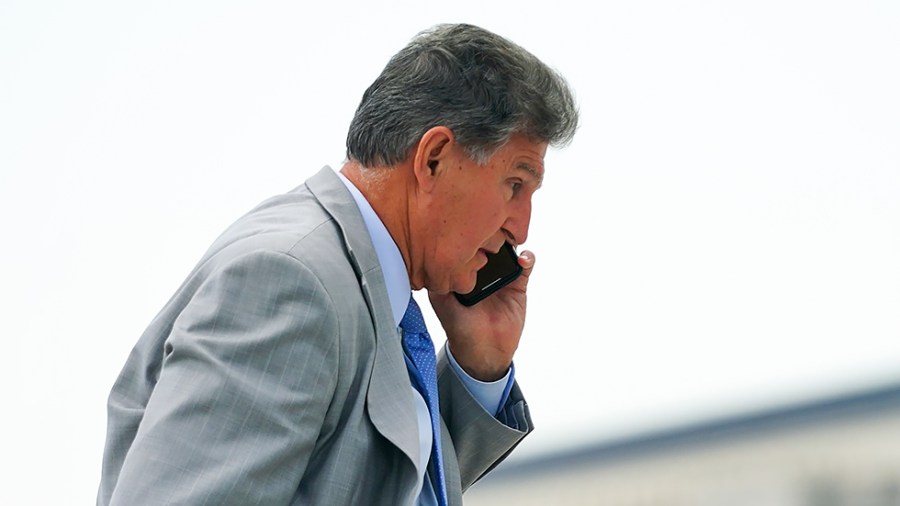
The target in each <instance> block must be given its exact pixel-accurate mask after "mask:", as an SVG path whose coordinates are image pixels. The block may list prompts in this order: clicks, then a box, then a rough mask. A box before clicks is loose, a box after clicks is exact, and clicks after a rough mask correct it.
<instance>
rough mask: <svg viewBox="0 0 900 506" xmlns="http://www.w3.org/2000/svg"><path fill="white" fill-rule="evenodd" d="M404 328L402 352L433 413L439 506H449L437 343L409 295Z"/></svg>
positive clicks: (434, 478)
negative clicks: (442, 444)
mask: <svg viewBox="0 0 900 506" xmlns="http://www.w3.org/2000/svg"><path fill="white" fill-rule="evenodd" d="M400 328H401V329H403V350H404V351H405V352H406V366H407V368H408V369H409V372H410V376H412V377H413V379H414V381H413V384H414V385H415V387H416V390H418V391H419V393H420V394H422V397H423V398H424V399H425V404H427V405H428V411H429V412H430V413H431V434H432V440H433V441H434V444H432V445H431V465H429V473H428V474H429V476H430V477H431V480H432V484H433V485H434V491H435V494H436V495H437V500H438V504H440V505H441V506H446V504H447V487H446V484H445V482H444V461H443V457H442V456H441V420H440V409H439V406H440V404H439V403H438V389H437V367H436V362H435V357H434V343H432V342H431V336H430V335H428V329H426V328H425V319H424V318H422V311H421V310H420V309H419V305H418V304H416V300H415V299H413V298H412V296H410V298H409V306H408V307H407V308H406V313H405V314H404V315H403V319H402V320H401V321H400Z"/></svg>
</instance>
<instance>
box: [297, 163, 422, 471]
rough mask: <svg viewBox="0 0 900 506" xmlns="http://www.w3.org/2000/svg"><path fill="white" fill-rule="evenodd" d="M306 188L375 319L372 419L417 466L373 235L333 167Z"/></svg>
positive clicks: (408, 401)
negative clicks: (335, 229)
mask: <svg viewBox="0 0 900 506" xmlns="http://www.w3.org/2000/svg"><path fill="white" fill-rule="evenodd" d="M306 186H307V187H308V188H309V189H310V191H311V192H312V193H313V195H314V196H315V197H316V199H318V201H319V202H320V203H321V204H322V207H324V208H325V210H326V211H327V212H328V213H329V214H330V215H331V216H332V217H333V218H334V220H335V222H336V223H337V224H338V226H339V227H340V229H341V232H342V233H343V235H344V243H345V244H346V246H347V252H348V254H349V257H350V262H351V263H352V264H353V267H354V269H356V275H357V277H358V278H359V280H360V286H361V287H362V291H363V295H364V296H365V298H366V303H367V304H368V306H369V311H370V312H371V314H372V322H373V324H374V326H375V365H374V367H373V369H372V377H371V379H370V382H369V389H368V392H367V393H366V408H367V410H368V412H369V418H370V419H371V420H372V424H373V425H374V426H375V428H376V429H377V430H378V432H380V433H381V435H383V436H384V437H385V438H386V439H387V440H388V441H390V442H391V443H393V444H394V445H395V446H397V447H398V448H400V450H402V451H403V453H405V454H406V456H407V457H409V459H410V461H411V463H413V466H415V462H417V460H418V453H419V438H418V426H417V425H416V412H415V406H414V404H413V398H412V390H411V389H410V383H409V376H408V375H407V372H406V363H405V362H404V360H403V350H402V348H401V343H400V338H399V336H398V335H397V329H396V328H395V326H394V317H393V314H392V312H391V308H390V302H389V301H388V293H387V287H386V286H385V282H384V275H383V274H382V271H381V266H380V265H379V263H378V256H377V254H376V253H375V248H374V246H372V241H371V239H370V238H369V232H368V230H367V229H366V225H365V223H364V222H363V219H362V215H361V214H360V212H359V208H358V207H357V206H356V202H355V201H354V200H353V197H352V196H351V195H350V192H349V191H348V190H347V188H346V187H345V186H344V183H343V182H342V181H341V180H340V179H339V178H338V176H337V175H336V174H335V173H334V171H332V170H331V169H330V168H329V167H325V168H323V169H322V170H320V171H319V172H318V173H317V174H316V175H315V176H313V177H311V178H310V179H309V180H307V182H306Z"/></svg>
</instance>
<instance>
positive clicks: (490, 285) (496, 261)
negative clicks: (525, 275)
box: [455, 242, 522, 306]
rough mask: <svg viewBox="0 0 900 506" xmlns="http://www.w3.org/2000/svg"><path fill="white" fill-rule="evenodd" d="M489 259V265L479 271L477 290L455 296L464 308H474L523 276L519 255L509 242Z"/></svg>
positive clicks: (489, 255)
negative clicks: (520, 275)
mask: <svg viewBox="0 0 900 506" xmlns="http://www.w3.org/2000/svg"><path fill="white" fill-rule="evenodd" d="M487 257H488V262H487V264H486V265H485V266H484V267H482V268H481V269H479V270H478V278H477V280H476V281H475V288H474V289H473V290H472V291H471V292H469V293H466V294H462V293H457V294H455V295H456V299H457V300H458V301H459V302H460V304H462V305H463V306H474V305H475V304H477V303H478V302H480V301H482V300H484V298H485V297H487V296H488V295H490V294H492V293H494V292H496V291H497V290H499V289H501V288H503V287H504V286H506V285H508V284H510V283H512V282H513V281H514V280H515V279H516V278H517V277H519V274H522V266H521V265H519V255H518V254H517V253H516V250H515V249H514V248H513V247H512V244H510V243H508V242H507V243H503V247H502V248H500V251H498V252H497V253H495V254H492V253H488V256H487Z"/></svg>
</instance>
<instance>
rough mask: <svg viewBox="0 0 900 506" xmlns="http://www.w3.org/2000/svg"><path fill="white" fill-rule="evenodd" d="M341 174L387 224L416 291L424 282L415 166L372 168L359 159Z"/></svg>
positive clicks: (350, 163)
mask: <svg viewBox="0 0 900 506" xmlns="http://www.w3.org/2000/svg"><path fill="white" fill-rule="evenodd" d="M341 174H343V175H344V177H346V178H347V179H349V180H350V182H352V183H353V185H354V186H356V188H357V189H359V191H360V193H362V194H363V197H365V198H366V201H367V202H368V203H369V205H370V206H372V209H373V210H375V214H377V215H378V218H379V219H380V220H381V222H382V223H384V226H385V228H387V230H388V233H390V234H391V238H392V239H393V240H394V243H396V244H397V249H399V250H400V255H401V256H402V257H403V263H404V264H406V273H407V275H408V276H409V284H410V286H411V287H412V288H413V290H418V289H420V288H422V286H423V285H424V280H423V279H422V276H420V275H416V273H417V272H421V268H420V266H418V265H417V263H416V260H415V259H416V258H421V256H420V255H413V252H414V251H415V243H416V241H415V238H414V235H415V234H413V229H414V222H413V219H412V218H413V216H414V213H413V210H414V208H415V198H416V197H415V195H416V193H415V188H416V185H415V178H414V177H413V171H412V167H411V166H407V164H405V163H400V164H397V165H393V166H389V167H377V168H368V167H363V166H362V165H361V164H360V163H359V162H357V161H354V160H350V161H348V162H346V163H345V164H344V166H343V167H341Z"/></svg>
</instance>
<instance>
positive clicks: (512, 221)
mask: <svg viewBox="0 0 900 506" xmlns="http://www.w3.org/2000/svg"><path fill="white" fill-rule="evenodd" d="M513 200H514V202H512V204H511V205H512V206H513V207H512V209H510V213H509V216H508V217H507V218H506V222H504V223H503V232H504V233H505V234H506V238H507V240H508V241H509V242H511V243H512V244H514V245H516V246H518V245H519V244H523V243H524V242H525V241H526V240H527V239H528V226H529V225H530V224H531V198H527V199H520V200H518V201H516V199H513Z"/></svg>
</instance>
